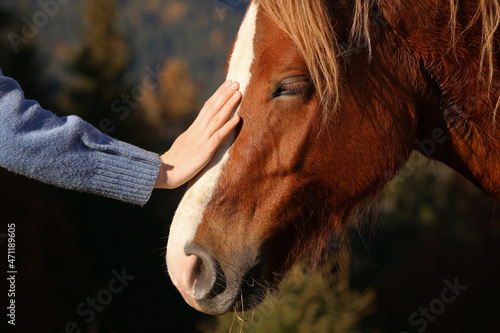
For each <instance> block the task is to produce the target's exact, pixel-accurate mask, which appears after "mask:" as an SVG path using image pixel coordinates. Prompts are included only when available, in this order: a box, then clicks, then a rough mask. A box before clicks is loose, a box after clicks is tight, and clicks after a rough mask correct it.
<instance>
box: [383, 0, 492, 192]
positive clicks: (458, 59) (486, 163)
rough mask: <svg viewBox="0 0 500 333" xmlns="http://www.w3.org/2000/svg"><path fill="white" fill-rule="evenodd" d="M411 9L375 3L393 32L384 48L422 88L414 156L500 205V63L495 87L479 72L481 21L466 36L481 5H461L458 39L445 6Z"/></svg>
mask: <svg viewBox="0 0 500 333" xmlns="http://www.w3.org/2000/svg"><path fill="white" fill-rule="evenodd" d="M405 3H407V2H405ZM411 4H412V5H411V6H410V5H408V6H404V3H403V2H398V1H393V0H379V2H378V6H379V10H380V11H381V13H383V18H384V20H385V23H386V24H387V25H388V26H387V29H386V30H387V32H386V34H384V36H383V38H384V42H385V43H388V44H390V45H393V47H392V49H393V50H392V52H393V54H395V55H396V56H397V57H398V58H399V59H403V60H401V61H403V62H405V61H407V62H409V63H402V64H401V66H410V67H411V66H413V71H412V70H410V71H409V75H410V76H411V75H415V77H414V78H409V79H410V80H411V79H414V80H416V81H418V80H421V82H425V83H424V84H423V85H422V87H421V91H419V92H417V93H418V94H420V95H421V97H422V99H421V100H423V101H424V102H422V103H421V104H422V106H421V107H420V109H419V110H418V118H419V120H418V129H417V133H418V134H417V137H416V139H415V149H417V150H419V151H420V152H422V153H423V154H425V155H427V156H429V157H431V158H433V159H436V160H439V161H442V162H444V163H445V164H447V165H448V166H450V167H451V168H453V169H455V170H456V171H458V172H459V173H461V174H462V175H463V176H465V177H467V178H468V179H470V180H471V181H472V182H473V183H475V184H476V185H477V186H479V187H480V188H482V189H484V190H485V191H486V192H488V193H489V194H490V195H492V196H493V197H494V198H496V199H498V200H500V167H499V163H500V112H499V114H498V115H497V116H496V117H494V116H493V110H494V109H495V105H496V101H497V99H498V97H499V96H498V82H500V68H499V66H500V65H499V64H500V56H499V55H498V53H497V54H496V55H495V58H494V69H495V70H494V78H493V86H490V84H489V82H488V80H487V78H488V74H489V66H488V65H483V68H482V71H481V72H480V68H481V65H480V62H481V56H480V55H481V42H480V41H481V40H482V25H481V24H482V22H481V20H478V21H477V22H476V24H474V26H472V27H471V28H470V29H469V30H468V31H467V32H466V33H464V34H462V31H463V27H466V26H467V25H468V24H469V22H471V20H472V19H473V17H474V15H475V13H476V10H477V5H478V0H477V1H467V2H460V4H461V7H460V8H459V11H458V15H457V18H456V20H457V24H456V27H457V28H456V30H455V32H454V33H453V32H452V29H451V28H450V17H451V16H450V13H451V8H450V4H449V2H448V1H439V0H421V1H419V2H417V3H415V2H412V3H411ZM499 37H500V36H499ZM375 38H377V37H375ZM402 54H404V55H403V56H402ZM398 55H399V56H398ZM412 64H413V65H412ZM415 64H416V65H415ZM417 67H418V68H417ZM417 76H418V78H417ZM481 77H482V79H481Z"/></svg>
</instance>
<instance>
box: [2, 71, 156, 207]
mask: <svg viewBox="0 0 500 333" xmlns="http://www.w3.org/2000/svg"><path fill="white" fill-rule="evenodd" d="M160 165H161V160H160V158H159V156H158V155H157V154H154V153H151V152H148V151H145V150H143V149H140V148H138V147H135V146H132V145H130V144H127V143H125V142H122V141H119V140H116V139H113V138H111V137H109V136H107V135H105V134H103V133H102V132H100V131H99V130H97V129H96V128H95V127H93V126H92V125H90V124H88V123H87V122H85V121H83V120H82V119H81V118H79V117H76V116H69V117H57V116H55V115H54V114H53V113H51V112H49V111H46V110H44V109H43V108H41V107H40V105H39V104H38V103H36V102H35V101H30V100H26V99H25V98H24V94H23V91H22V90H21V88H20V86H19V84H18V83H17V82H16V81H14V80H13V79H10V78H7V77H5V76H3V74H2V72H1V70H0V166H1V167H4V168H6V169H8V170H10V171H14V172H16V173H20V174H23V175H25V176H28V177H30V178H34V179H37V180H40V181H43V182H46V183H50V184H54V185H57V186H60V187H64V188H68V189H73V190H78V191H82V192H89V193H94V194H99V195H103V196H106V197H110V198H114V199H119V200H122V201H126V202H130V203H135V204H139V205H143V204H145V203H146V202H147V201H148V200H149V197H150V196H151V192H152V190H153V187H154V184H155V182H156V179H157V177H158V173H159V170H160Z"/></svg>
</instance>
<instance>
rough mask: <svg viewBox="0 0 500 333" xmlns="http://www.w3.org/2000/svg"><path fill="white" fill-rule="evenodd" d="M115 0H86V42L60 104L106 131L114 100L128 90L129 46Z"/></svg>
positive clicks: (63, 108)
mask: <svg viewBox="0 0 500 333" xmlns="http://www.w3.org/2000/svg"><path fill="white" fill-rule="evenodd" d="M116 12H117V9H116V4H115V1H114V0H87V1H86V2H85V7H84V16H85V28H84V29H85V30H84V36H83V45H82V46H81V48H80V50H79V51H78V52H77V54H76V56H75V59H74V61H73V65H72V70H73V72H74V77H72V78H71V79H70V80H71V82H70V83H69V84H68V88H67V89H65V90H64V92H63V97H62V99H61V103H60V107H61V109H62V110H63V111H64V112H65V113H66V114H76V115H79V116H80V117H82V118H83V119H85V120H86V121H88V122H90V123H92V124H93V125H94V126H96V127H98V128H99V129H101V130H102V131H104V132H108V133H109V132H111V130H113V129H114V128H113V127H110V123H109V121H108V119H110V118H112V112H111V111H112V105H113V101H114V100H116V99H117V98H119V96H120V95H121V94H124V93H125V92H126V91H127V86H126V85H125V84H124V77H125V74H126V70H127V65H128V63H129V50H128V48H127V46H126V44H125V41H124V37H123V36H122V34H121V33H119V32H118V31H117V29H116V28H115V23H116Z"/></svg>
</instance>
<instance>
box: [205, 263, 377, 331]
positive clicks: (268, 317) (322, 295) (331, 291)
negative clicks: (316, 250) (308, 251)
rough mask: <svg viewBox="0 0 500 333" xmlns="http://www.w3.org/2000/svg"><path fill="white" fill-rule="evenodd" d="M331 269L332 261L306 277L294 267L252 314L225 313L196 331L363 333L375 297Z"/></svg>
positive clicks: (371, 292)
mask: <svg viewBox="0 0 500 333" xmlns="http://www.w3.org/2000/svg"><path fill="white" fill-rule="evenodd" d="M334 267H335V260H334V259H330V260H329V261H328V263H327V264H325V265H324V267H323V269H324V270H318V271H315V272H309V273H308V272H306V271H305V270H304V269H303V267H302V266H301V265H297V266H295V267H294V268H293V269H292V271H291V272H290V273H289V275H288V276H287V277H286V279H285V280H284V281H283V282H282V283H281V284H280V291H279V294H278V295H277V296H273V295H271V296H269V297H268V298H267V299H266V301H265V302H264V303H263V304H262V305H261V306H259V307H258V308H257V309H255V310H254V311H250V312H247V313H245V314H236V313H229V314H226V315H224V316H221V317H219V318H217V319H215V320H214V322H213V323H212V324H211V325H210V324H208V323H201V324H199V329H200V331H201V332H203V333H222V332H230V331H232V332H240V331H242V332H249V333H250V332H259V333H267V332H269V333H302V332H314V333H323V332H324V333H327V332H328V333H360V332H366V331H364V330H363V329H362V328H361V327H360V325H359V322H360V320H361V319H362V318H364V317H365V316H367V315H368V314H370V313H372V312H373V311H374V309H375V306H374V302H375V293H374V292H373V291H372V290H370V289H367V290H365V291H363V292H358V291H355V290H351V289H350V288H349V277H348V276H347V275H346V274H344V273H342V272H338V271H335V269H334ZM331 271H334V273H330V272H331ZM240 318H241V319H243V321H242V320H241V319H240Z"/></svg>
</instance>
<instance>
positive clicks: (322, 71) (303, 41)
mask: <svg viewBox="0 0 500 333" xmlns="http://www.w3.org/2000/svg"><path fill="white" fill-rule="evenodd" d="M335 1H337V0H330V1H325V0H308V1H295V0H254V2H258V3H259V4H260V6H261V8H262V9H263V11H264V12H265V13H266V15H268V16H269V17H270V18H271V19H272V20H273V21H274V22H275V23H276V24H277V25H278V26H279V27H280V28H281V29H283V30H284V31H285V32H286V33H288V34H289V35H290V37H291V38H292V39H293V40H294V42H295V43H296V44H297V47H298V49H299V51H300V52H301V54H302V56H303V57H304V60H305V62H306V64H307V67H308V69H309V71H310V74H311V78H312V81H313V83H314V85H315V87H316V89H317V92H318V95H319V97H320V100H321V101H322V104H323V110H324V115H325V118H329V117H331V113H332V112H334V111H335V109H336V108H337V106H338V100H339V95H340V89H341V87H340V82H341V70H340V68H341V67H340V64H339V59H340V58H342V56H343V53H342V51H341V48H340V47H339V45H338V39H337V37H336V35H335V33H334V28H333V23H332V17H334V16H335V15H334V14H335V13H330V12H329V10H328V8H329V4H331V3H334V2H335ZM382 3H385V1H384V0H354V8H353V17H352V27H351V36H350V44H352V43H356V44H357V45H360V44H362V43H363V41H364V44H365V45H366V50H367V52H368V53H369V56H371V49H372V36H371V34H373V32H371V30H373V29H372V28H371V24H372V20H373V15H372V13H371V11H372V8H373V6H374V5H379V4H382ZM391 4H392V5H393V6H398V9H397V10H396V11H395V13H393V15H394V14H397V15H400V14H401V11H402V10H403V9H404V7H405V2H403V1H400V2H394V3H391ZM449 7H450V8H449V9H450V20H449V27H450V39H451V40H450V48H453V45H454V43H455V40H456V38H459V37H460V36H461V35H463V34H465V33H466V32H467V30H469V29H471V28H472V27H473V26H474V25H475V24H476V22H477V21H479V20H480V21H481V22H482V41H481V50H480V54H479V55H478V56H479V57H480V66H479V71H478V72H479V73H478V77H479V79H480V80H483V81H485V82H486V84H487V86H488V91H489V94H488V96H487V97H488V98H489V99H490V101H489V104H490V106H491V108H492V112H493V115H494V116H493V119H495V116H496V113H497V110H498V108H500V96H499V97H498V99H495V98H494V97H492V95H496V94H498V91H495V89H498V87H495V86H494V74H495V68H494V53H495V38H494V37H495V36H494V35H495V32H496V31H497V30H498V27H499V26H500V0H477V12H476V15H475V16H474V17H473V19H472V20H471V22H470V23H469V24H468V25H467V26H465V27H462V30H461V31H460V30H458V28H459V24H458V23H457V15H458V13H459V12H460V3H459V0H449ZM379 19H380V18H379ZM395 19H396V21H397V20H398V19H399V17H397V18H395ZM483 67H486V68H487V72H488V74H487V75H486V77H482V76H483V74H482V73H483ZM492 98H493V99H492Z"/></svg>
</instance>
